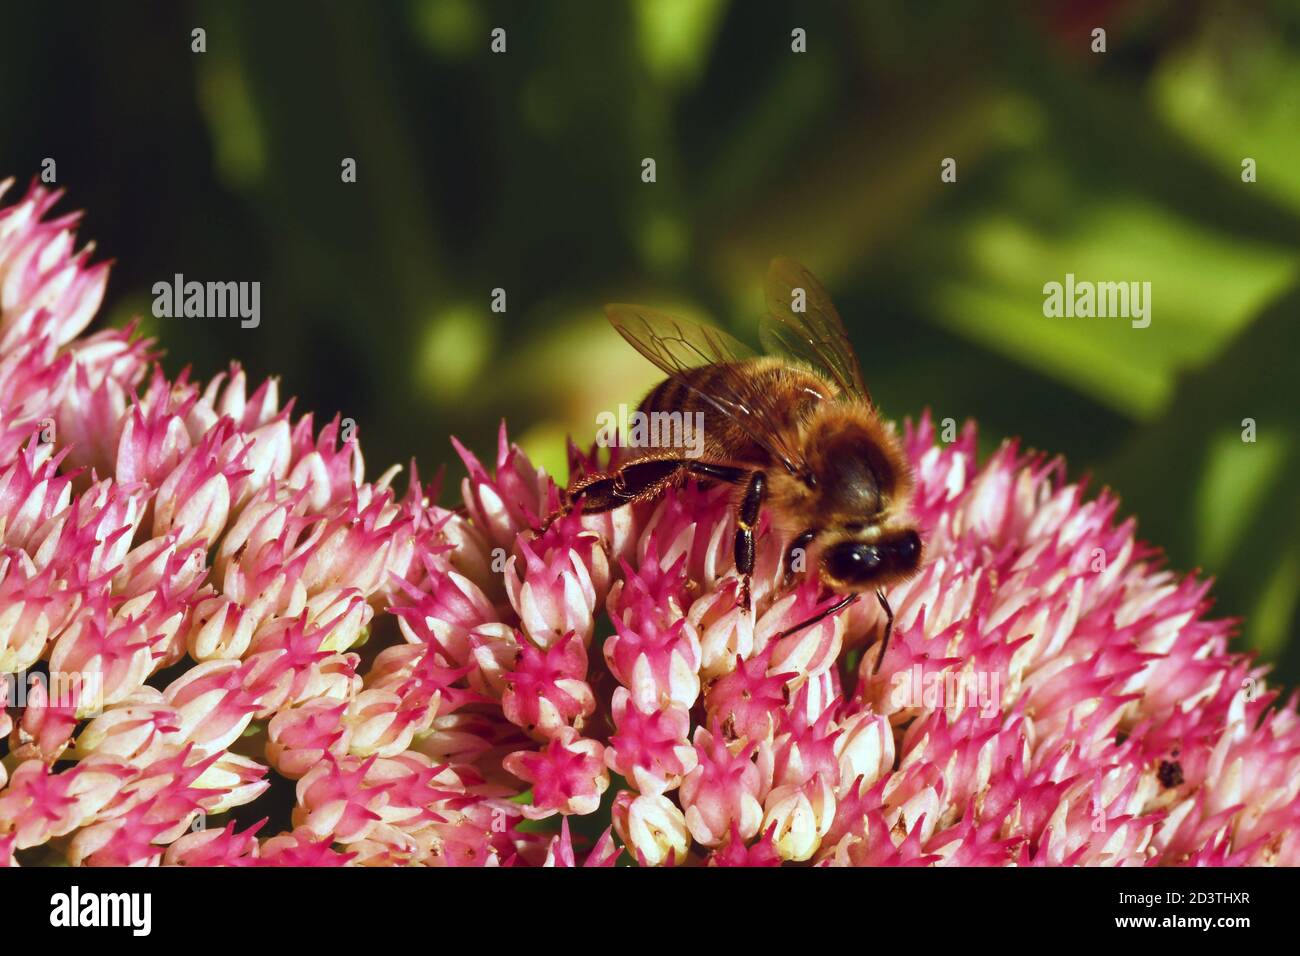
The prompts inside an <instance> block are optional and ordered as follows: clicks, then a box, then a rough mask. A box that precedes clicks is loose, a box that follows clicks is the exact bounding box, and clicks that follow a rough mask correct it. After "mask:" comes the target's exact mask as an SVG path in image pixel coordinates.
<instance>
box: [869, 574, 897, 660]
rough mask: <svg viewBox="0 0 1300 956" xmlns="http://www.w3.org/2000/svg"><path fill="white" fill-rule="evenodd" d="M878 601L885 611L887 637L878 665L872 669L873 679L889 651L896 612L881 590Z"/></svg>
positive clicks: (878, 592) (878, 657) (878, 593)
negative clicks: (886, 652)
mask: <svg viewBox="0 0 1300 956" xmlns="http://www.w3.org/2000/svg"><path fill="white" fill-rule="evenodd" d="M876 600H877V601H879V602H880V606H881V607H882V608H883V609H884V611H885V636H884V638H882V639H881V641H880V654H879V655H878V656H877V657H876V664H875V666H874V667H872V668H871V676H872V677H875V676H876V674H878V673H879V672H880V662H881V661H883V660H884V659H885V651H887V650H889V635H891V634H893V633H894V610H893V608H891V607H890V606H889V599H888V598H886V597H885V592H884V591H882V590H880V589H879V588H877V589H876Z"/></svg>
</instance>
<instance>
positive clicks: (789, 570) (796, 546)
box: [785, 528, 817, 584]
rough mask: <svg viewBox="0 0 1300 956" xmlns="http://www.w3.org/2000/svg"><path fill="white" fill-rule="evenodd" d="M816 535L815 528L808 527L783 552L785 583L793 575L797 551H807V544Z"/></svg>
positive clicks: (788, 581)
mask: <svg viewBox="0 0 1300 956" xmlns="http://www.w3.org/2000/svg"><path fill="white" fill-rule="evenodd" d="M815 537H817V529H816V528H809V529H808V530H807V531H805V532H804V533H803V534H801V535H799V537H797V538H795V539H794V540H793V541H791V542H790V547H789V548H788V549H786V552H785V583H786V584H789V583H790V580H791V579H792V578H793V577H794V574H795V572H794V562H795V558H796V557H797V554H798V552H805V553H806V552H807V550H808V545H810V544H812V540H813V538H815Z"/></svg>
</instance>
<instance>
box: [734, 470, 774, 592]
mask: <svg viewBox="0 0 1300 956" xmlns="http://www.w3.org/2000/svg"><path fill="white" fill-rule="evenodd" d="M766 495H767V475H766V474H764V473H763V472H761V471H755V472H753V473H751V474H750V476H749V483H748V484H747V485H745V493H744V494H743V495H742V496H741V498H740V505H739V507H738V508H737V509H736V571H737V573H739V574H740V598H739V600H738V601H737V602H736V603H737V604H739V605H740V607H742V608H744V609H745V610H746V611H748V610H749V609H750V594H749V576H750V575H751V574H753V573H754V526H755V525H757V524H758V513H759V511H760V510H761V509H762V507H763V498H764V497H765V496H766Z"/></svg>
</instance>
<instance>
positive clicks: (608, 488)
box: [566, 458, 688, 515]
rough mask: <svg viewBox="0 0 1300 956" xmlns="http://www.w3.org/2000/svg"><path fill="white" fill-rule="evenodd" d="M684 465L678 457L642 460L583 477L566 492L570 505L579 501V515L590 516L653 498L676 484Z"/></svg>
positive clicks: (685, 462) (685, 464) (685, 463)
mask: <svg viewBox="0 0 1300 956" xmlns="http://www.w3.org/2000/svg"><path fill="white" fill-rule="evenodd" d="M687 464H688V462H687V461H684V460H683V459H680V458H649V459H645V458H643V459H641V460H639V461H633V462H629V463H628V464H626V465H623V466H622V467H620V468H616V469H615V470H613V471H609V472H604V473H601V474H595V475H584V476H583V477H582V478H579V479H578V480H577V481H575V482H574V483H573V484H572V485H570V486H569V489H568V491H567V492H566V495H567V497H568V502H569V506H570V507H572V502H574V501H577V500H578V499H582V513H583V514H587V515H590V514H599V513H601V512H604V511H613V510H614V509H615V508H621V507H622V506H623V505H628V504H631V503H632V502H634V501H644V500H646V499H648V498H653V497H654V496H655V495H657V494H659V492H661V491H663V490H664V489H665V488H666V487H668V485H670V484H672V483H673V482H674V481H676V480H677V478H678V476H679V475H681V473H682V470H683V469H684V468H685V467H686V466H687Z"/></svg>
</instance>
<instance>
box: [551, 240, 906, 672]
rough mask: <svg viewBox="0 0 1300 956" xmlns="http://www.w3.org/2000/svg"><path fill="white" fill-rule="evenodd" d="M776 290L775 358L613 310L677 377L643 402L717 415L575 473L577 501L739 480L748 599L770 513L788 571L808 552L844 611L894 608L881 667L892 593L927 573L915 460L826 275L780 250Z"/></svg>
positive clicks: (647, 315) (713, 332) (694, 329)
mask: <svg viewBox="0 0 1300 956" xmlns="http://www.w3.org/2000/svg"><path fill="white" fill-rule="evenodd" d="M765 291H766V296H767V305H768V310H767V314H766V315H765V316H764V317H763V319H762V320H761V321H760V323H759V337H760V339H761V340H762V342H763V345H764V348H765V349H766V351H767V352H768V354H767V355H766V356H759V355H756V354H755V353H754V352H753V351H751V350H750V349H749V348H747V347H746V346H744V345H743V344H741V343H740V342H738V341H737V340H736V339H734V338H732V337H731V336H730V335H728V334H727V333H725V332H723V331H722V330H720V329H717V328H715V327H713V326H708V325H699V324H696V323H692V322H687V321H686V320H683V319H678V318H674V317H673V316H670V315H666V314H664V313H662V312H657V311H655V310H653V309H648V308H645V307H644V306H636V305H609V306H606V308H605V312H606V315H607V316H608V317H609V320H610V323H611V324H612V325H613V326H614V328H615V329H617V330H618V332H619V333H620V334H621V335H622V336H623V338H625V339H626V340H627V341H628V342H629V343H630V344H631V345H632V346H633V347H634V348H635V349H636V350H637V351H639V352H640V353H641V354H642V355H644V356H645V357H646V358H648V359H649V360H650V361H651V362H653V363H654V364H655V365H656V366H658V367H659V368H660V369H661V370H662V371H663V372H664V373H665V374H666V375H667V378H665V379H664V381H663V382H661V383H660V384H659V385H658V386H656V387H655V388H654V389H653V390H652V391H651V392H650V394H649V395H647V396H646V398H645V400H644V401H642V402H641V405H640V406H639V408H638V412H639V413H641V414H643V415H645V416H650V417H651V418H653V416H656V415H657V416H672V415H678V416H687V415H690V416H695V417H694V418H692V420H699V421H703V422H704V423H705V431H704V435H705V437H704V441H703V443H702V450H701V449H695V453H694V454H690V453H687V451H686V450H684V449H682V448H671V447H662V446H657V447H633V448H630V449H626V451H627V453H626V454H625V455H623V456H621V457H620V459H619V462H618V465H617V467H615V468H613V469H612V470H610V471H608V472H605V473H598V474H591V475H584V476H582V477H580V478H578V479H577V480H575V481H574V482H572V483H571V484H570V486H569V488H568V489H567V490H566V494H565V504H566V506H568V505H572V504H573V503H575V502H580V504H581V508H582V510H583V511H584V512H587V513H593V512H601V511H609V510H611V509H613V508H618V507H621V506H623V505H626V504H630V503H632V502H634V501H646V500H649V499H652V498H654V497H656V496H658V495H660V494H662V493H663V491H664V490H665V489H667V488H669V487H670V486H672V485H674V484H678V483H680V482H682V481H685V480H686V479H687V478H695V479H698V480H701V481H706V482H725V483H728V484H731V485H733V486H735V489H736V491H735V496H734V507H735V516H736V538H735V559H736V571H737V574H738V575H739V577H740V580H741V587H740V598H739V602H740V603H741V605H742V606H743V607H745V608H746V609H748V607H749V604H750V589H749V579H750V574H751V572H752V571H753V569H754V529H755V528H756V527H757V525H758V520H759V516H760V513H762V512H763V511H764V510H766V512H767V513H768V514H769V515H770V516H771V520H772V527H773V529H774V531H775V532H776V533H777V534H778V535H780V537H781V539H782V541H784V542H788V547H787V555H786V568H787V575H788V576H792V575H793V571H794V567H795V564H796V561H795V559H796V558H799V557H802V558H804V559H805V561H804V565H805V566H806V567H807V568H808V570H809V571H812V570H813V569H815V571H816V573H817V575H818V576H819V578H820V580H821V582H822V583H823V584H824V585H825V586H826V587H827V588H829V589H830V590H831V591H834V592H837V593H840V594H844V595H847V596H846V597H845V598H844V600H842V601H841V602H840V603H839V604H837V605H836V606H835V607H834V608H832V609H831V610H832V611H833V610H836V609H838V608H839V607H843V606H844V605H845V604H847V603H849V602H850V601H852V600H853V599H855V598H856V596H857V595H858V594H859V593H861V592H864V591H869V590H874V591H875V592H876V597H877V599H878V600H879V601H880V604H881V606H882V607H883V608H884V610H885V613H886V618H887V621H886V630H885V637H884V639H883V642H882V651H881V653H880V654H879V655H878V656H877V659H876V666H877V668H878V667H879V664H880V660H881V659H882V658H883V656H884V646H885V644H887V642H888V635H889V630H890V627H891V626H892V622H893V615H892V612H891V611H890V608H889V604H888V601H887V600H886V598H885V593H884V589H885V588H886V587H888V586H889V585H891V584H894V583H897V582H898V581H901V580H903V579H904V578H906V577H907V576H908V575H910V574H912V573H914V572H915V571H916V569H917V568H918V567H919V566H920V562H921V556H922V544H921V537H920V534H919V533H918V531H917V529H916V527H915V525H914V523H913V522H912V519H911V517H910V514H909V507H910V504H911V499H912V488H913V484H912V476H911V473H910V471H909V469H908V466H907V459H906V457H905V455H904V454H903V450H902V447H901V445H900V443H899V441H898V438H897V436H896V435H895V434H894V432H893V430H892V429H891V428H890V427H889V426H887V425H886V424H885V422H884V421H883V420H882V419H881V418H880V416H879V414H878V413H877V411H876V408H875V405H874V403H873V402H872V400H871V395H870V393H869V392H868V390H867V387H866V385H865V383H864V382H863V379H862V370H861V368H860V367H859V365H858V360H857V356H856V355H855V354H854V352H853V348H852V346H851V345H850V343H849V337H848V333H847V332H846V330H845V328H844V323H843V321H842V320H841V319H840V317H839V313H838V312H836V310H835V307H834V306H833V305H832V304H831V301H830V297H829V296H828V295H827V294H826V291H825V289H823V288H822V286H821V284H820V283H819V282H818V281H817V280H816V279H815V278H813V276H812V275H811V274H810V273H809V272H808V271H807V270H806V269H804V268H803V267H802V266H799V265H798V264H796V263H794V262H792V261H790V260H789V259H780V258H778V259H774V260H773V261H772V265H771V267H770V268H769V270H768V274H767V281H766V286H765ZM553 517H554V516H552V520H553ZM548 524H549V521H548ZM824 613H830V612H829V611H827V612H823V614H824ZM810 623H812V622H811V621H810V622H805V624H803V625H800V626H801V627H803V626H807V624H810ZM797 629H798V628H795V629H794V630H797Z"/></svg>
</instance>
